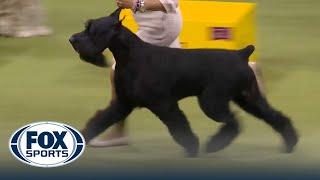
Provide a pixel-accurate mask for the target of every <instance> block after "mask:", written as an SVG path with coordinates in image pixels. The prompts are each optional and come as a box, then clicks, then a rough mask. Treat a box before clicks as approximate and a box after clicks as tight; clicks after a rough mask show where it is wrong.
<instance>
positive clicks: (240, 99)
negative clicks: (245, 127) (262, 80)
mask: <svg viewBox="0 0 320 180" xmlns="http://www.w3.org/2000/svg"><path fill="white" fill-rule="evenodd" d="M234 102H235V103H237V104H238V105H239V106H240V107H241V108H242V109H244V110H245V111H247V112H248V113H250V114H252V115H254V116H256V117H257V118H259V119H263V120H264V121H265V122H266V123H267V124H269V125H270V126H271V127H272V128H273V129H274V130H275V131H277V132H278V133H280V135H281V136H282V138H283V139H284V142H285V145H286V152H292V151H293V149H294V147H295V145H296V144H297V142H298V135H297V133H296V130H295V129H294V127H293V125H292V123H291V120H290V119H289V118H288V117H286V116H285V115H283V114H282V113H281V112H279V111H277V110H275V109H274V108H272V107H271V106H270V105H269V104H268V102H267V100H266V99H265V98H264V97H263V96H262V95H261V92H260V91H259V88H258V85H257V83H256V81H253V82H252V85H251V87H250V88H249V90H244V91H243V92H242V93H241V94H240V95H238V96H237V97H236V98H234Z"/></svg>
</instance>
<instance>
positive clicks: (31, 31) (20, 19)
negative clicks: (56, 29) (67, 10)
mask: <svg viewBox="0 0 320 180" xmlns="http://www.w3.org/2000/svg"><path fill="white" fill-rule="evenodd" d="M44 16H45V15H44V11H43V9H42V6H41V3H40V1H39V0H0V35H1V36H8V37H33V36H45V35H49V34H51V33H52V30H51V29H50V28H48V27H46V26H43V25H42V23H43V20H44Z"/></svg>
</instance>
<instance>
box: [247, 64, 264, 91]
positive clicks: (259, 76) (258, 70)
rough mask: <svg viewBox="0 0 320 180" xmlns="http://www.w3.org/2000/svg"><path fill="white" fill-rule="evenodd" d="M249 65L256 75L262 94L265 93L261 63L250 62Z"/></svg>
mask: <svg viewBox="0 0 320 180" xmlns="http://www.w3.org/2000/svg"><path fill="white" fill-rule="evenodd" d="M249 66H250V67H251V69H252V70H253V72H254V74H255V76H256V79H257V82H258V86H259V89H260V92H262V94H263V95H265V87H264V85H263V80H262V73H261V68H260V66H259V64H258V63H257V62H249Z"/></svg>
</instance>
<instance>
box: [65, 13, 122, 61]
mask: <svg viewBox="0 0 320 180" xmlns="http://www.w3.org/2000/svg"><path fill="white" fill-rule="evenodd" d="M120 12H121V9H117V10H116V11H115V12H113V13H112V14H111V15H110V16H106V17H102V18H98V19H91V20H88V21H87V22H86V23H85V30H84V31H82V32H79V33H76V34H74V35H72V36H71V37H70V39H69V41H70V43H71V45H72V47H73V48H74V50H75V51H76V52H77V53H78V54H79V55H80V58H81V59H82V60H84V61H86V62H88V63H91V64H94V65H96V66H100V67H106V66H107V63H106V62H105V58H104V56H103V51H104V50H105V49H106V48H108V47H109V45H110V43H111V41H112V39H113V37H114V36H116V35H117V33H118V32H119V28H120V27H121V21H119V15H120Z"/></svg>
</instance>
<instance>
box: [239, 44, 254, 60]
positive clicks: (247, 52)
mask: <svg viewBox="0 0 320 180" xmlns="http://www.w3.org/2000/svg"><path fill="white" fill-rule="evenodd" d="M254 50H255V47H254V46H253V45H249V46H247V47H246V48H243V49H240V50H238V54H239V55H240V56H241V57H242V58H244V59H246V60H249V57H250V56H251V54H252V53H253V51H254Z"/></svg>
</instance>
